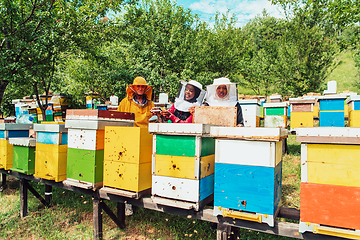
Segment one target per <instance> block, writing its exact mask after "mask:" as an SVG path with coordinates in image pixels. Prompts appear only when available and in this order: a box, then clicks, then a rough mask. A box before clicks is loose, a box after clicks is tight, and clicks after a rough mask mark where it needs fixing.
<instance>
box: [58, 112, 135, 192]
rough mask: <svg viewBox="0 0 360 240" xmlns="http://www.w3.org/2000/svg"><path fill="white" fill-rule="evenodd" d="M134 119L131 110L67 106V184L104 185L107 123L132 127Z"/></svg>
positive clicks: (93, 186)
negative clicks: (123, 111) (120, 110)
mask: <svg viewBox="0 0 360 240" xmlns="http://www.w3.org/2000/svg"><path fill="white" fill-rule="evenodd" d="M133 120H134V115H133V114H131V113H122V112H113V111H112V112H111V111H107V110H95V109H93V110H92V109H68V110H67V112H66V123H65V127H66V128H68V133H69V141H68V156H67V180H66V182H65V183H66V184H69V185H76V186H79V187H83V188H99V187H102V185H103V161H104V144H105V126H130V127H132V126H133V125H134V121H133ZM128 137H130V136H128Z"/></svg>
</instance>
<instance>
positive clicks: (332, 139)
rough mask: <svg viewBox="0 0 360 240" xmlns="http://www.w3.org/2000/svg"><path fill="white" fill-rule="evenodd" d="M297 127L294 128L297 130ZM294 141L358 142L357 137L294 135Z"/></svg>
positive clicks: (359, 140) (359, 139)
mask: <svg viewBox="0 0 360 240" xmlns="http://www.w3.org/2000/svg"><path fill="white" fill-rule="evenodd" d="M299 129H300V128H297V129H296V130H299ZM296 141H297V142H301V143H324V144H356V145H358V144H360V138H358V137H355V138H354V137H337V136H328V137H326V136H320V137H316V136H296Z"/></svg>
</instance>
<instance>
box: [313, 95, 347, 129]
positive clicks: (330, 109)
mask: <svg viewBox="0 0 360 240" xmlns="http://www.w3.org/2000/svg"><path fill="white" fill-rule="evenodd" d="M345 98H346V96H341V95H329V96H321V97H319V98H318V99H319V111H320V113H319V126H320V127H345V111H344V109H345V108H344V100H345Z"/></svg>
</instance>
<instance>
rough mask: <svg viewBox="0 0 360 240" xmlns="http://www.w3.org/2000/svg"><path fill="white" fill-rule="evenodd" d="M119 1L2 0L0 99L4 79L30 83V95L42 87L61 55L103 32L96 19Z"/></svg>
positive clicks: (91, 43) (85, 45) (88, 46)
mask: <svg viewBox="0 0 360 240" xmlns="http://www.w3.org/2000/svg"><path fill="white" fill-rule="evenodd" d="M122 3H123V2H122V0H117V1H108V2H98V1H94V0H84V1H77V0H75V1H67V0H33V1H21V0H19V1H11V0H2V1H1V3H0V14H1V16H2V18H1V19H0V27H1V32H0V62H1V66H0V103H1V101H2V97H3V94H4V91H5V89H6V87H7V86H8V84H9V83H10V82H17V83H20V84H23V85H29V86H32V87H33V88H34V91H35V93H37V91H42V90H43V87H44V88H45V89H44V90H47V91H48V90H49V88H50V85H51V80H52V76H53V73H54V71H55V67H56V63H57V61H58V60H59V58H60V56H61V54H62V53H63V52H67V53H69V54H70V53H72V52H73V51H74V49H75V48H81V49H88V50H89V49H91V48H92V46H96V45H97V44H98V41H99V38H98V36H99V34H101V33H102V32H103V31H98V30H99V29H102V28H103V27H104V25H106V24H107V23H106V22H101V20H102V19H103V17H104V16H105V14H106V13H107V12H108V11H109V10H112V11H114V12H116V11H119V10H120V7H121V4H122ZM101 23H102V24H101ZM100 39H101V38H100ZM39 85H41V86H39ZM39 89H40V90H39ZM37 95H38V94H37ZM38 103H39V105H40V106H41V104H40V102H39V101H38ZM43 110H44V109H43ZM43 112H44V111H43Z"/></svg>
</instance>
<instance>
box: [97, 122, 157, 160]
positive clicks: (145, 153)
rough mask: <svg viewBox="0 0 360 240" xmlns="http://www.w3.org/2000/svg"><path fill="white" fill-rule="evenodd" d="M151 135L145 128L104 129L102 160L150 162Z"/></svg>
mask: <svg viewBox="0 0 360 240" xmlns="http://www.w3.org/2000/svg"><path fill="white" fill-rule="evenodd" d="M152 142H153V139H152V134H149V133H148V131H147V129H146V128H139V127H131V128H129V127H106V130H105V146H104V159H105V160H107V161H116V162H126V163H136V164H139V163H147V162H151V156H152Z"/></svg>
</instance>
